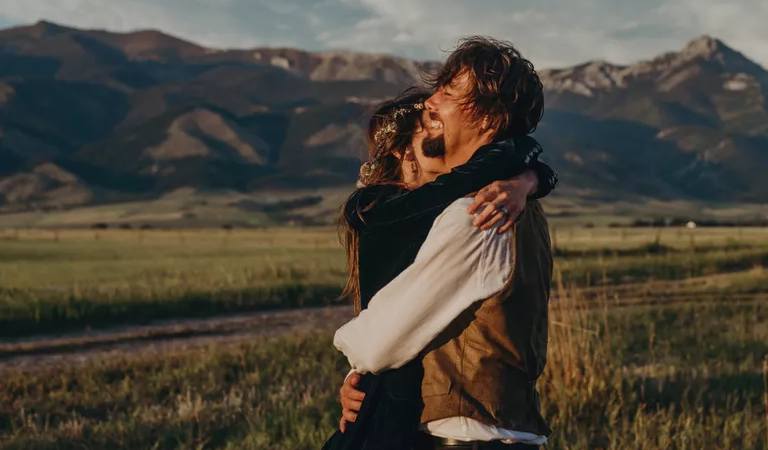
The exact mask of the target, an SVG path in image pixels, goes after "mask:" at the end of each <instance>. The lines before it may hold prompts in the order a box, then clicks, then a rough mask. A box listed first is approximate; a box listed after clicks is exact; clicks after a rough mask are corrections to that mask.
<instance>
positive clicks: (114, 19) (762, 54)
mask: <svg viewBox="0 0 768 450" xmlns="http://www.w3.org/2000/svg"><path fill="white" fill-rule="evenodd" d="M39 19H46V20H50V21H54V22H59V23H63V24H66V25H72V26H79V27H87V28H107V29H110V30H116V31H128V30H135V29H142V28H156V29H160V30H163V31H166V32H168V33H171V34H174V35H177V36H180V37H183V38H185V39H189V40H192V41H195V42H198V43H201V44H204V45H208V46H214V47H238V48H243V47H253V46H296V47H301V48H306V49H309V50H323V49H330V48H346V49H354V50H360V51H369V52H386V53H395V54H400V55H404V56H408V57H412V58H418V59H440V58H442V57H443V56H444V53H443V50H450V49H451V48H452V47H453V46H454V45H455V44H456V42H457V40H458V39H459V38H460V37H461V36H466V35H472V34H484V35H491V36H494V37H497V38H501V39H507V40H510V41H512V42H514V43H515V44H516V45H517V46H518V47H519V48H520V50H521V51H522V52H523V53H524V54H526V55H527V56H529V57H530V58H531V59H532V60H533V61H534V63H536V65H537V67H540V68H541V67H553V66H566V65H572V64H577V63H580V62H584V61H587V60H592V59H604V60H608V61H611V62H615V63H631V62H634V61H637V60H639V59H646V58H650V57H653V56H655V55H657V54H659V53H661V52H663V51H670V50H677V49H680V48H682V46H683V45H685V43H686V42H687V41H689V40H691V39H694V38H696V37H698V36H699V35H702V34H710V35H713V36H715V37H719V38H721V39H723V40H725V41H726V42H727V43H728V44H730V45H732V46H733V47H734V48H736V49H737V50H740V51H742V52H743V53H745V54H746V55H747V56H749V57H751V58H753V59H755V60H756V61H758V62H760V63H762V64H763V65H765V66H768V46H766V45H764V43H765V42H768V27H766V26H764V23H765V21H766V19H768V2H766V1H765V0H729V1H728V2H727V3H723V2H722V1H720V0H646V1H644V2H638V1H631V0H578V1H572V0H537V1H535V2H533V1H526V0H472V1H468V0H281V1H274V0H130V1H126V0H24V1H19V0H0V24H8V23H15V24H20V23H31V22H35V21H37V20H39Z"/></svg>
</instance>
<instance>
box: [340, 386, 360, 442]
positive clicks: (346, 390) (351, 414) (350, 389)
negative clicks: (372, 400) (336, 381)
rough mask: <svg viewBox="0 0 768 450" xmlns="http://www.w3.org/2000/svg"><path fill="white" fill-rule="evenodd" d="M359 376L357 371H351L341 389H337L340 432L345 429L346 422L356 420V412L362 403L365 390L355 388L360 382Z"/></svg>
mask: <svg viewBox="0 0 768 450" xmlns="http://www.w3.org/2000/svg"><path fill="white" fill-rule="evenodd" d="M361 378H362V377H361V375H360V374H359V373H351V374H349V376H348V377H347V379H346V380H344V384H343V385H342V386H341V389H339V396H340V397H341V421H340V422H339V429H340V430H341V432H342V433H343V432H345V431H346V430H347V423H348V422H354V421H355V420H357V413H358V412H359V411H360V407H362V405H363V399H365V392H362V391H359V390H357V389H356V388H357V386H358V385H359V384H360V380H361Z"/></svg>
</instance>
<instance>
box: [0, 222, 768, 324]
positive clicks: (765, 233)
mask: <svg viewBox="0 0 768 450" xmlns="http://www.w3.org/2000/svg"><path fill="white" fill-rule="evenodd" d="M0 243H1V244H2V245H0V337H3V336H4V337H14V336H24V335H30V334H36V333H41V332H54V331H66V330H73V329H82V328H84V327H90V328H98V327H104V326H110V325H115V324H123V325H125V324H141V323H146V322H149V321H153V320H157V319H169V318H178V317H206V316H209V315H214V314H221V313H232V312H244V311H255V310H261V309H269V308H281V307H295V306H318V305H327V304H333V303H334V302H336V296H337V295H338V293H339V292H340V287H341V286H342V285H343V283H344V281H345V279H346V273H347V272H346V266H345V261H344V254H343V251H342V249H341V248H340V246H339V244H338V238H337V236H336V233H335V231H334V230H333V229H330V228H317V229H300V228H296V229H280V230H230V231H226V230H198V231H191V230H186V231H178V230H177V231H160V230H133V231H122V230H88V231H63V230H62V231H55V230H47V231H14V230H6V231H5V232H3V234H0ZM553 243H554V244H553V245H556V254H557V255H558V258H557V265H558V270H560V271H561V273H562V276H563V278H564V279H565V280H566V281H567V282H568V283H571V284H576V285H594V284H610V285H618V284H623V283H632V282H645V281H647V280H650V279H669V280H675V279H683V278H690V277H697V276H708V275H712V274H717V273H723V272H740V271H748V270H750V269H751V268H753V267H756V266H758V267H762V266H767V265H768V230H765V229H742V230H738V229H699V230H673V229H669V230H664V231H661V232H659V231H655V230H643V229H638V230H632V229H625V230H620V229H571V230H553Z"/></svg>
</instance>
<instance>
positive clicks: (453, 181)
mask: <svg viewBox="0 0 768 450" xmlns="http://www.w3.org/2000/svg"><path fill="white" fill-rule="evenodd" d="M541 151H542V150H541V146H540V145H539V144H538V143H537V142H536V140H535V139H533V138H530V137H522V138H516V139H514V140H506V141H502V142H497V143H492V144H488V145H485V146H483V147H481V148H480V149H478V150H477V151H476V152H475V154H474V155H473V156H472V157H471V158H470V159H469V161H467V162H466V163H465V164H463V165H461V166H459V167H456V168H454V169H453V170H452V171H451V172H449V173H447V174H444V175H441V176H439V177H438V178H437V179H436V180H435V181H433V182H431V183H426V184H424V185H423V186H421V187H419V188H417V189H414V190H411V191H405V190H403V191H399V192H394V191H390V194H391V195H376V194H375V192H377V190H376V189H375V188H377V187H376V186H372V187H371V188H364V189H363V190H361V192H359V193H358V194H359V195H355V196H353V198H352V201H351V202H350V203H352V204H350V205H348V207H347V211H346V214H347V220H348V222H349V223H350V224H351V225H352V226H353V227H354V228H357V229H362V228H366V229H374V228H377V227H384V226H387V227H392V226H401V225H409V224H412V223H413V222H416V221H426V222H429V223H431V222H433V221H434V220H435V218H436V217H437V216H438V215H440V213H441V212H442V211H443V210H444V209H445V207H446V206H448V205H449V204H451V203H453V202H454V201H455V200H457V199H459V198H461V197H464V196H466V195H467V194H470V193H472V192H475V191H478V190H479V189H481V188H483V187H485V186H486V185H488V184H491V183H492V182H494V181H496V180H504V179H508V178H512V177H515V176H517V175H520V174H522V173H524V172H525V171H526V170H528V169H529V168H531V166H532V165H533V164H537V163H536V161H537V160H538V156H539V154H540V153H541ZM534 167H535V166H534ZM547 167H548V166H547ZM550 170H551V169H550ZM537 174H538V171H537ZM366 189H367V191H366ZM378 192H379V193H380V192H381V191H380V190H378Z"/></svg>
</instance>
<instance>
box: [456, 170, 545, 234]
mask: <svg viewBox="0 0 768 450" xmlns="http://www.w3.org/2000/svg"><path fill="white" fill-rule="evenodd" d="M538 184H539V179H538V176H537V175H536V172H534V171H532V170H530V169H529V170H528V171H527V172H525V173H524V174H523V175H520V176H518V177H515V178H512V179H511V180H508V181H495V182H493V183H492V184H490V185H488V186H486V187H484V188H483V189H481V190H480V192H478V193H477V195H475V201H474V202H473V203H472V205H470V206H469V208H468V209H467V212H468V213H469V214H475V212H477V211H478V210H479V209H480V207H481V206H483V205H486V206H485V209H484V210H483V211H482V212H481V213H480V214H479V215H478V216H477V217H476V218H475V220H474V221H473V222H472V224H473V225H474V226H476V227H480V229H481V230H487V229H489V228H491V227H493V226H494V225H496V223H497V222H499V221H501V220H505V222H504V224H503V225H502V226H501V227H499V230H498V232H499V234H501V233H506V232H507V231H509V229H510V228H512V224H514V223H515V219H517V216H519V215H520V213H521V212H522V211H523V208H525V203H526V201H527V199H528V196H529V195H532V194H534V193H535V192H536V189H537V188H538ZM504 208H505V209H506V211H505V209H504Z"/></svg>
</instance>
